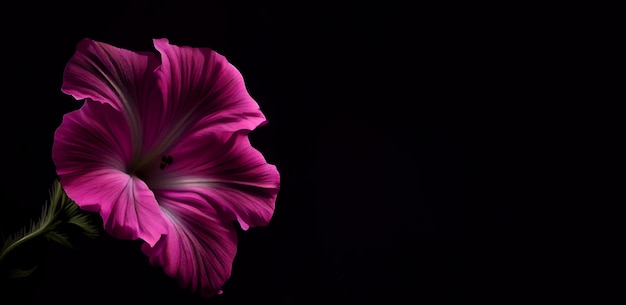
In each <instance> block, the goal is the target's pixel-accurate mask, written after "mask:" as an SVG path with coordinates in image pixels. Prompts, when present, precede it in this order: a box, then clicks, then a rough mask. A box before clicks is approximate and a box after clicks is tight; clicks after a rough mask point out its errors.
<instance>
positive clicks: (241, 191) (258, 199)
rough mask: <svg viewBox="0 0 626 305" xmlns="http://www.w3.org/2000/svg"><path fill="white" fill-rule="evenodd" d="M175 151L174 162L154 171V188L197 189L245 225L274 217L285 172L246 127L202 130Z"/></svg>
mask: <svg viewBox="0 0 626 305" xmlns="http://www.w3.org/2000/svg"><path fill="white" fill-rule="evenodd" d="M198 152H202V153H201V154H199V153H198ZM169 155H170V156H171V157H172V160H173V162H172V164H171V165H169V166H167V167H165V168H164V169H163V170H160V171H156V172H154V173H152V174H151V175H150V176H151V177H150V180H149V181H148V183H149V185H150V186H151V187H152V188H153V189H155V190H159V191H161V190H169V189H179V188H184V189H186V190H188V191H193V192H195V193H197V194H199V195H201V196H202V197H203V198H204V199H205V201H207V202H208V203H209V204H211V205H213V206H214V207H215V208H216V209H217V210H219V211H225V212H226V213H227V215H229V217H230V219H232V220H235V219H238V220H239V223H240V224H241V226H242V228H243V229H248V227H250V226H264V225H267V224H268V223H269V221H270V219H271V217H272V214H273V212H274V206H275V201H276V196H277V193H278V190H279V188H280V176H279V173H278V170H277V169H276V166H274V165H271V164H268V163H267V161H266V160H265V158H264V157H263V155H262V154H261V153H260V152H259V151H258V150H256V149H255V148H254V147H252V145H251V144H250V142H249V139H248V137H247V135H246V134H245V133H244V132H239V133H235V134H234V135H232V136H230V137H228V136H227V134H225V133H197V134H195V135H193V136H190V137H188V138H186V139H184V140H183V141H181V142H180V143H179V144H178V145H177V146H175V147H174V148H173V149H172V150H171V151H170V152H169Z"/></svg>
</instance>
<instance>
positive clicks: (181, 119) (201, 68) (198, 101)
mask: <svg viewBox="0 0 626 305" xmlns="http://www.w3.org/2000/svg"><path fill="white" fill-rule="evenodd" d="M153 42H154V46H155V48H156V49H157V50H158V51H159V52H160V53H161V61H162V65H161V67H160V69H158V70H157V74H158V77H159V85H160V88H161V92H162V96H163V98H164V102H165V109H166V110H165V114H166V116H167V118H166V119H164V120H163V122H161V123H162V124H163V123H164V124H165V125H164V126H162V128H166V129H172V130H174V131H175V132H177V133H179V136H176V137H174V138H179V137H180V133H184V132H186V130H187V128H189V127H192V126H196V125H201V126H203V127H202V128H208V127H210V128H213V129H214V130H225V131H231V132H233V131H237V130H248V131H250V130H253V129H254V128H256V127H257V126H259V125H261V124H264V123H265V122H266V119H265V116H264V115H263V113H262V112H261V111H260V109H259V105H258V104H257V102H256V101H255V100H254V99H253V98H252V97H251V96H250V94H249V93H248V91H247V90H246V87H245V84H244V80H243V77H242V75H241V73H239V71H238V70H237V69H236V68H235V67H234V66H233V65H232V64H230V63H229V62H228V61H227V60H226V58H225V57H224V56H222V55H220V54H218V53H217V52H215V51H213V50H211V49H208V48H191V47H186V46H182V47H179V46H175V45H171V44H169V41H168V40H167V39H155V40H153Z"/></svg>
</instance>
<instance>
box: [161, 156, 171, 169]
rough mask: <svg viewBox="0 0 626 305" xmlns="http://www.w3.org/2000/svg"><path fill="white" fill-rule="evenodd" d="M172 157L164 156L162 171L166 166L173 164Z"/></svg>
mask: <svg viewBox="0 0 626 305" xmlns="http://www.w3.org/2000/svg"><path fill="white" fill-rule="evenodd" d="M172 161H173V160H172V156H170V155H167V156H163V158H161V165H159V168H160V169H165V167H166V166H168V165H170V164H172Z"/></svg>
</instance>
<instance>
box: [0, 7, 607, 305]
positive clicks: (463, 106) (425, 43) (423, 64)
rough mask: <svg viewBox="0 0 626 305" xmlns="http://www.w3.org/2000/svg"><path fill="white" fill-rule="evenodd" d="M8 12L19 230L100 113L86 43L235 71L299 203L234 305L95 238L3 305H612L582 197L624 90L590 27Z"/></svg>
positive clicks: (399, 18)
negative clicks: (83, 92)
mask: <svg viewBox="0 0 626 305" xmlns="http://www.w3.org/2000/svg"><path fill="white" fill-rule="evenodd" d="M522 2H523V3H522ZM4 3H5V4H2V57H3V59H2V62H3V63H2V75H3V80H2V82H3V85H2V88H3V92H4V95H3V98H2V102H3V104H4V111H3V114H4V118H3V120H2V143H3V149H2V150H1V152H2V157H1V160H2V162H1V163H0V164H1V166H2V167H1V170H2V173H3V175H2V179H3V180H2V187H3V192H2V205H1V209H0V220H1V224H2V229H3V231H4V232H9V231H13V230H17V229H18V228H19V227H21V226H22V225H24V224H25V223H27V221H28V220H29V219H31V218H34V217H37V215H38V214H39V209H40V206H41V204H42V203H43V202H44V201H45V200H46V199H47V195H48V190H49V187H50V185H51V183H52V181H53V179H54V178H55V172H54V165H53V163H52V161H51V157H50V152H51V146H52V141H53V133H54V130H55V128H56V127H57V126H58V125H59V124H60V122H61V119H62V115H63V114H64V113H66V112H68V111H71V110H74V109H78V107H79V106H80V104H79V103H77V102H75V101H73V100H72V98H71V97H69V96H66V95H64V94H62V93H61V91H60V87H61V83H62V72H63V68H64V66H65V64H66V62H67V61H68V59H69V58H70V57H71V56H72V54H73V53H74V51H75V46H76V43H77V42H78V41H79V40H80V39H82V38H85V37H86V38H92V39H95V40H99V41H103V42H106V43H109V44H113V45H116V46H119V47H123V48H127V49H133V50H145V51H150V50H153V47H152V44H151V39H152V38H158V37H166V38H169V40H170V42H172V43H173V44H178V45H189V46H194V47H211V48H213V49H215V50H216V51H218V52H220V53H221V54H223V55H225V56H226V57H227V58H228V59H229V60H230V61H231V62H232V63H233V64H234V65H235V66H236V67H237V68H238V69H239V70H240V71H241V72H242V74H243V76H244V78H245V80H246V82H247V85H248V89H249V91H250V93H251V95H252V96H253V97H254V98H255V99H256V100H257V101H258V102H259V104H260V105H261V108H262V110H263V111H264V113H265V114H266V116H267V117H268V119H269V122H270V123H269V125H266V126H264V127H261V128H259V129H257V130H256V131H254V132H253V133H252V134H251V140H252V142H253V145H255V146H256V147H258V148H259V150H260V151H261V152H263V153H264V155H265V156H266V158H267V160H268V161H269V162H270V163H273V164H275V165H276V166H277V167H278V169H279V171H280V173H281V179H282V181H281V183H282V186H281V191H280V193H279V196H278V199H277V202H276V211H275V215H274V218H273V220H272V222H271V224H270V225H269V226H267V227H259V228H253V229H251V230H249V231H247V232H240V233H241V234H240V242H239V250H238V251H239V252H238V254H237V257H236V259H235V263H234V268H233V274H232V277H231V278H230V280H229V281H228V282H227V283H226V285H225V287H224V291H225V292H224V294H223V295H221V296H218V297H216V298H214V299H212V300H209V301H205V302H203V300H201V299H199V298H197V297H195V296H193V295H190V294H188V293H186V292H184V291H181V290H179V289H178V287H177V286H176V284H175V283H174V282H173V280H171V279H169V278H167V277H166V276H164V275H163V274H162V273H161V270H160V269H155V268H152V267H150V265H149V264H148V262H147V259H146V258H145V257H144V256H143V255H142V254H141V252H140V251H139V248H138V247H137V245H136V244H134V243H132V242H126V241H119V240H113V239H111V238H109V237H107V236H106V235H103V236H101V237H99V238H98V239H97V240H88V239H83V238H80V237H75V239H73V241H74V242H75V244H76V248H75V249H74V250H70V249H66V248H63V247H61V246H57V245H56V244H52V243H46V242H45V241H39V242H34V243H32V244H30V245H26V246H24V247H23V248H22V249H20V252H19V253H20V254H19V258H15V259H16V260H18V261H20V262H21V263H22V265H23V266H31V265H32V264H39V269H37V271H36V272H35V273H34V274H33V275H32V276H31V277H29V278H27V279H23V280H16V281H11V282H6V283H4V282H3V284H2V285H3V286H2V289H3V290H4V292H3V294H2V295H3V296H6V295H13V296H15V299H13V300H7V299H5V300H2V304H22V303H25V304H53V303H56V302H60V303H65V304H111V303H120V302H123V303H138V302H145V303H149V302H153V301H157V302H161V301H163V302H164V303H171V304H399V303H401V304H440V303H450V304H470V303H471V304H487V303H489V304H530V303H536V302H537V301H538V300H543V301H546V300H547V301H550V302H557V303H558V301H562V300H563V298H565V297H568V296H572V297H573V298H576V299H581V298H585V297H589V298H595V297H597V294H595V293H593V292H592V290H590V289H589V287H590V286H589V285H588V284H591V283H594V282H596V281H595V280H592V279H591V278H590V277H586V276H583V274H587V273H588V272H590V271H594V270H596V269H594V268H595V267H588V264H587V261H585V260H580V256H578V254H579V253H580V251H579V250H583V249H585V248H584V247H583V246H576V247H574V248H567V249H568V250H567V251H565V250H562V249H564V248H563V247H564V246H565V245H571V243H570V242H573V244H577V243H579V242H580V241H581V239H583V240H585V239H595V238H592V237H590V236H589V235H585V234H584V232H587V231H586V229H585V227H584V224H585V223H586V222H585V221H589V218H587V219H572V218H569V217H568V215H570V214H571V212H572V207H573V206H574V202H575V201H574V200H579V199H589V198H594V199H596V202H597V199H598V198H597V197H594V196H596V195H597V194H596V193H592V191H590V190H588V188H584V187H582V188H581V187H577V185H575V184H570V182H572V181H578V178H579V177H582V176H583V175H581V172H583V171H585V170H587V169H589V168H592V167H594V166H600V165H598V163H594V164H595V165H593V166H592V165H589V166H587V165H586V162H585V161H586V159H585V158H586V157H585V156H583V154H581V153H580V152H581V151H583V150H585V148H587V147H588V146H587V144H581V143H583V142H584V141H591V142H592V143H594V144H589V145H599V143H600V142H601V140H599V138H598V137H597V136H596V134H594V133H593V132H592V131H590V130H591V129H590V127H591V126H596V125H595V124H594V123H592V122H596V121H600V120H597V117H596V114H595V113H593V112H591V111H589V108H588V105H589V101H590V100H593V101H597V100H598V98H599V95H598V94H600V93H598V92H602V91H601V90H600V91H598V90H595V89H594V88H592V87H591V86H590V85H589V83H587V80H586V77H587V76H589V74H586V73H583V72H581V71H585V70H586V69H588V68H590V67H592V66H594V65H596V64H598V65H601V63H599V60H601V57H600V58H597V57H594V58H595V59H597V60H595V61H593V60H589V58H588V57H586V56H587V55H585V54H587V53H584V52H583V51H582V50H583V49H585V48H586V47H588V46H589V45H590V44H594V43H599V42H604V40H602V39H601V38H599V36H597V35H596V32H592V31H591V30H590V28H589V27H588V25H589V24H591V22H590V21H589V20H590V18H592V17H594V16H596V15H593V14H594V13H592V12H590V11H585V10H584V9H583V10H582V11H583V12H584V13H583V14H580V15H571V14H569V12H570V11H569V9H570V8H571V6H558V7H557V6H553V7H549V6H547V5H545V4H543V5H531V4H530V2H527V1H453V0H446V1H419V2H417V3H412V4H410V5H409V4H408V2H407V4H401V3H396V2H385V1H383V2H368V1H328V2H327V1H269V2H266V3H263V4H261V3H244V2H241V1H205V2H198V1H195V2H194V1H183V0H180V1H128V2H122V1H111V2H93V3H92V2H84V3H79V4H67V3H63V2H59V1H50V2H45V3H42V4H34V3H28V2H26V1H19V2H17V1H16V2H14V3H11V2H4ZM579 8H580V7H579ZM607 10H608V9H607ZM596 17H597V16H596ZM605 21H606V20H605ZM587 39H589V40H587ZM594 75H597V74H594ZM607 86H610V84H608V85H607ZM591 97H593V98H591ZM580 100H583V101H587V103H584V102H583V103H582V105H583V106H579V104H578V101H580ZM603 121H604V122H603V123H609V124H613V123H615V121H610V120H603ZM563 147H567V148H566V149H564V148H563ZM594 160H596V159H594ZM598 162H601V160H598ZM592 194H593V195H592ZM557 206H558V208H557ZM562 206H566V207H568V208H564V209H561V207H562ZM570 225H571V226H570ZM581 225H583V227H580V226H581ZM570 250H571V251H570ZM578 287H584V288H580V289H578ZM609 289H610V288H609ZM10 292H11V293H10Z"/></svg>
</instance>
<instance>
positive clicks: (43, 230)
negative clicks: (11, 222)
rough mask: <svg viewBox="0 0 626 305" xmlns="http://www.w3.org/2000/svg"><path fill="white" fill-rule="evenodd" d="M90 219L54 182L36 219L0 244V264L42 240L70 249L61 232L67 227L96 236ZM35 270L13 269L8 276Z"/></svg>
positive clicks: (65, 236)
mask: <svg viewBox="0 0 626 305" xmlns="http://www.w3.org/2000/svg"><path fill="white" fill-rule="evenodd" d="M90 216H91V215H90V214H88V213H87V212H85V211H83V210H81V209H80V207H79V206H78V205H77V204H76V202H74V201H73V200H71V199H70V198H69V197H68V196H67V194H66V193H65V191H64V190H63V188H62V187H61V183H60V182H59V181H58V180H55V181H54V183H53V186H52V189H51V191H50V200H49V201H47V202H46V203H45V204H44V205H43V206H42V208H41V216H40V217H39V219H38V220H37V221H31V222H30V225H29V226H25V227H23V228H22V229H21V230H19V231H17V232H15V233H14V234H12V235H10V236H9V237H8V238H6V239H5V240H4V241H3V245H2V248H0V262H1V261H2V260H3V259H4V258H5V257H6V256H7V254H8V253H9V252H11V251H12V250H13V249H15V248H17V247H18V246H19V245H21V244H23V243H25V242H27V241H29V240H32V239H35V238H37V237H41V236H43V237H46V238H47V239H48V240H50V241H54V242H56V243H59V244H61V245H64V246H66V247H70V248H71V247H72V244H71V243H70V240H69V237H68V235H67V234H66V233H64V232H63V229H65V228H66V227H65V225H67V224H71V225H74V226H77V227H78V228H79V229H80V231H81V233H82V234H83V235H85V236H87V237H89V238H94V237H96V236H98V235H99V233H100V230H99V227H98V226H96V225H95V224H94V223H93V222H92V221H91V219H90ZM34 270H35V269H34V268H33V269H32V270H19V269H15V270H14V271H12V272H11V274H10V276H12V275H15V276H17V277H20V276H27V275H29V274H30V273H32V272H33V271H34Z"/></svg>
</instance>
